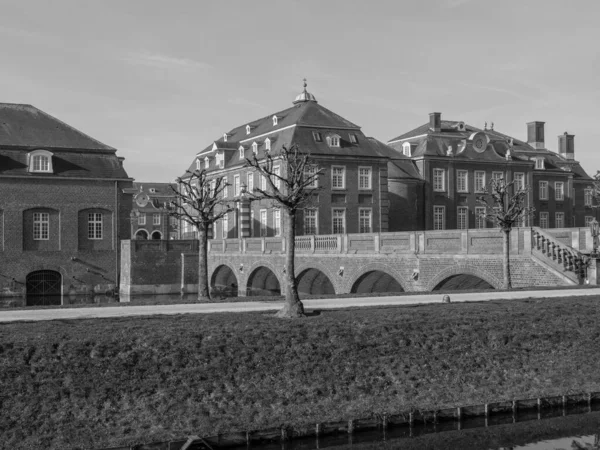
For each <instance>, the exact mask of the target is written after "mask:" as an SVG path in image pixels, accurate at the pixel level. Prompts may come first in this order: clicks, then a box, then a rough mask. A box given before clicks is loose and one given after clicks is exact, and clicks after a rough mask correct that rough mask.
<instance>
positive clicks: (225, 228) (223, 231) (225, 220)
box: [221, 213, 229, 239]
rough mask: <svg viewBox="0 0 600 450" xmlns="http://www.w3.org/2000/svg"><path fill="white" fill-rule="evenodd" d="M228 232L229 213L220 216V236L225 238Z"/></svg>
mask: <svg viewBox="0 0 600 450" xmlns="http://www.w3.org/2000/svg"><path fill="white" fill-rule="evenodd" d="M228 234H229V213H227V214H225V215H224V216H223V217H222V218H221V237H222V238H223V239H227V236H228Z"/></svg>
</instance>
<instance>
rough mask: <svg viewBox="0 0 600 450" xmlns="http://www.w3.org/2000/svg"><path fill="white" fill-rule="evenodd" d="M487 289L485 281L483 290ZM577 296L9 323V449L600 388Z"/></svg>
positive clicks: (592, 317) (1, 419)
mask: <svg viewBox="0 0 600 450" xmlns="http://www.w3.org/2000/svg"><path fill="white" fill-rule="evenodd" d="M482 295H485V294H482ZM599 319H600V302H599V301H598V299H596V298H589V297H581V298H568V299H546V300H522V301H520V300H512V301H495V302H494V301H492V302H484V303H462V304H435V305H420V306H405V307H386V308H371V309H366V308H362V309H357V310H345V311H326V312H322V313H321V314H319V315H315V316H311V317H307V318H304V319H300V320H295V321H285V320H279V319H275V318H273V317H272V316H271V315H267V314H259V313H256V314H254V313H244V314H211V315H184V316H168V317H165V316H163V317H160V316H153V317H149V318H123V319H97V320H73V321H52V322H39V323H9V324H2V325H0V430H2V434H1V436H0V439H1V440H2V441H3V442H2V445H0V447H2V448H4V447H6V448H11V449H39V448H56V449H67V448H103V447H110V446H117V445H125V444H133V443H141V442H153V441H165V440H168V439H171V438H181V437H182V436H186V435H188V434H191V433H194V434H199V435H214V434H216V433H218V432H227V431H234V430H252V429H261V428H268V427H273V426H279V425H283V424H287V425H291V426H294V425H298V426H300V425H302V424H308V423H315V422H321V421H329V420H340V419H342V420H345V419H350V418H359V417H368V416H370V415H375V414H381V413H384V412H387V413H394V412H399V411H406V410H408V409H410V408H416V409H433V408H444V407H450V406H455V405H459V404H460V405H464V404H476V403H485V402H492V401H500V400H509V399H513V398H530V397H536V396H540V395H544V396H549V395H562V394H567V393H575V392H586V391H598V390H600V375H599V374H600V356H599V352H598V349H599V348H600V325H599Z"/></svg>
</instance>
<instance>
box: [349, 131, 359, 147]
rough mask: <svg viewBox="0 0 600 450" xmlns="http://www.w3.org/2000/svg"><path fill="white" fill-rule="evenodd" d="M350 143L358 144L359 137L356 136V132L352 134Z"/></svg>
mask: <svg viewBox="0 0 600 450" xmlns="http://www.w3.org/2000/svg"><path fill="white" fill-rule="evenodd" d="M350 143H351V144H358V138H357V137H356V135H355V134H352V133H351V134H350Z"/></svg>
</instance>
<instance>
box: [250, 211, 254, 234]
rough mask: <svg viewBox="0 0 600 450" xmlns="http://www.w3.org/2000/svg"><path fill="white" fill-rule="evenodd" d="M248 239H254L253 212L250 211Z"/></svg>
mask: <svg viewBox="0 0 600 450" xmlns="http://www.w3.org/2000/svg"><path fill="white" fill-rule="evenodd" d="M250 237H254V210H253V209H251V210H250Z"/></svg>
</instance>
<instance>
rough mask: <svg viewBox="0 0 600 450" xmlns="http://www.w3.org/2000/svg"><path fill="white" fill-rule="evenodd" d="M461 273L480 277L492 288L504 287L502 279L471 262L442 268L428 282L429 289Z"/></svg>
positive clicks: (433, 288) (434, 288)
mask: <svg viewBox="0 0 600 450" xmlns="http://www.w3.org/2000/svg"><path fill="white" fill-rule="evenodd" d="M461 275H466V276H468V277H472V278H473V277H474V278H478V279H480V280H481V281H484V282H485V283H487V284H489V285H490V286H491V288H492V289H500V288H501V287H502V281H500V280H499V279H498V278H496V277H495V276H493V275H491V274H490V273H488V272H486V271H484V270H481V269H479V268H478V267H475V266H472V265H470V264H469V265H457V266H453V267H448V268H446V269H444V270H442V271H441V272H440V273H438V274H437V275H435V276H434V277H432V278H431V279H430V280H429V283H427V290H428V291H434V290H437V289H436V288H438V286H439V285H441V284H442V283H443V282H445V281H446V280H448V279H450V278H453V277H457V276H461ZM472 278H471V279H472Z"/></svg>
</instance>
